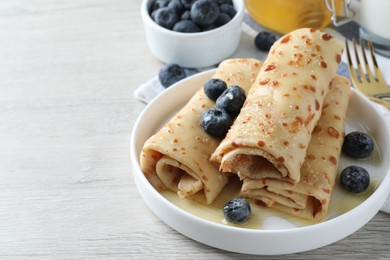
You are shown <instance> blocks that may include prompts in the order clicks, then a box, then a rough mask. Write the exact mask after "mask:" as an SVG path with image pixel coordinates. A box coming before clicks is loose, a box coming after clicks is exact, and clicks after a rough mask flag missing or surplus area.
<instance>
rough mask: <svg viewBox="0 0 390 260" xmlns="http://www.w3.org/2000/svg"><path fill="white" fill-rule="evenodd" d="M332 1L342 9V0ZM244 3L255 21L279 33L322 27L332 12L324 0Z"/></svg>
mask: <svg viewBox="0 0 390 260" xmlns="http://www.w3.org/2000/svg"><path fill="white" fill-rule="evenodd" d="M325 1H326V0H325ZM333 1H334V3H335V5H336V7H337V9H338V10H343V1H342V0H333ZM245 5H246V8H247V10H248V13H249V15H250V16H251V17H252V18H253V19H254V20H255V21H256V22H258V23H259V24H260V25H262V26H263V27H265V28H267V29H269V30H272V31H274V32H277V33H281V34H285V33H288V32H290V31H293V30H295V29H298V28H302V27H312V28H324V27H326V26H327V25H329V24H330V23H331V17H332V14H331V13H330V12H329V11H328V9H327V7H326V5H325V3H324V0H245Z"/></svg>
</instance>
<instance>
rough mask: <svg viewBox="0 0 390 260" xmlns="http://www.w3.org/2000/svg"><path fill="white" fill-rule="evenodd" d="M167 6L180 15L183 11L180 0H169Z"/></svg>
mask: <svg viewBox="0 0 390 260" xmlns="http://www.w3.org/2000/svg"><path fill="white" fill-rule="evenodd" d="M168 7H171V8H174V9H175V10H176V13H177V14H178V15H180V14H181V13H183V11H184V6H183V4H182V3H181V2H180V0H170V2H169V4H168Z"/></svg>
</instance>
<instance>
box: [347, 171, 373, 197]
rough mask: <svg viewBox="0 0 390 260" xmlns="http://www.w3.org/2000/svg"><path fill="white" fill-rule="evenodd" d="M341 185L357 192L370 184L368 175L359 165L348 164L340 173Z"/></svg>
mask: <svg viewBox="0 0 390 260" xmlns="http://www.w3.org/2000/svg"><path fill="white" fill-rule="evenodd" d="M340 182H341V186H342V187H343V188H344V189H346V190H347V191H350V192H354V193H359V192H362V191H365V190H366V189H367V188H368V186H369V185H370V175H369V174H368V172H367V171H366V169H364V168H363V167H360V166H355V165H352V166H348V167H346V168H345V169H344V170H343V171H342V172H341V174H340Z"/></svg>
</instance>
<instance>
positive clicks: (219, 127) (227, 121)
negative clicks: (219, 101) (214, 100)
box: [201, 107, 233, 137]
mask: <svg viewBox="0 0 390 260" xmlns="http://www.w3.org/2000/svg"><path fill="white" fill-rule="evenodd" d="M232 124H233V120H232V118H231V117H230V115H229V114H228V113H227V112H226V111H225V110H223V109H220V108H217V107H215V108H211V109H208V110H206V111H204V112H203V114H202V123H201V125H202V127H203V130H204V131H205V132H206V133H208V134H210V135H212V136H216V137H224V136H225V135H226V134H227V132H228V131H229V128H230V126H231V125H232Z"/></svg>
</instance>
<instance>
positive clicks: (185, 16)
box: [180, 10, 191, 20]
mask: <svg viewBox="0 0 390 260" xmlns="http://www.w3.org/2000/svg"><path fill="white" fill-rule="evenodd" d="M180 19H181V20H190V19H191V13H190V11H189V10H186V11H184V12H183V13H182V14H181V16H180Z"/></svg>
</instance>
